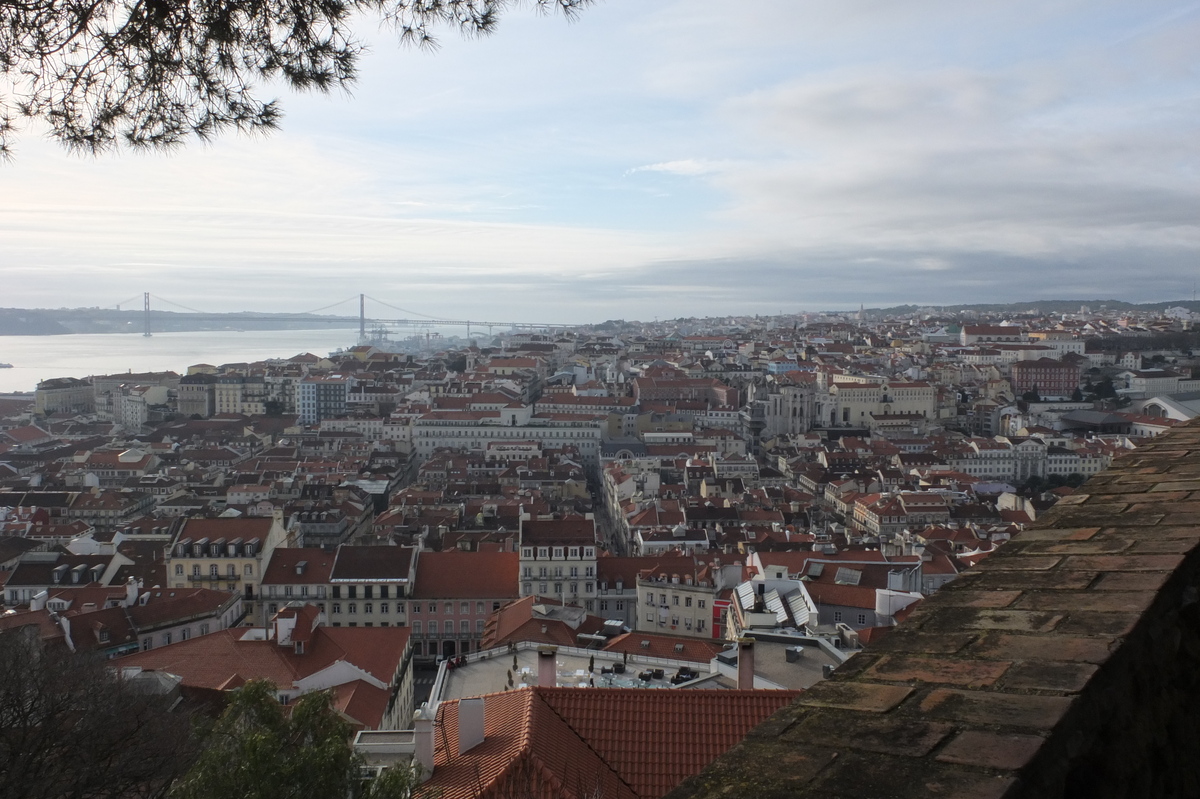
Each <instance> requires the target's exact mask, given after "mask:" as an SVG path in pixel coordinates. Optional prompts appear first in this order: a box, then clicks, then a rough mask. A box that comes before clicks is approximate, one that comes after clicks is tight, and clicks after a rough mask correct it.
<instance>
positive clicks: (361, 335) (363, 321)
mask: <svg viewBox="0 0 1200 799" xmlns="http://www.w3.org/2000/svg"><path fill="white" fill-rule="evenodd" d="M366 341H367V295H366V294H359V295H358V343H359V344H364V343H366Z"/></svg>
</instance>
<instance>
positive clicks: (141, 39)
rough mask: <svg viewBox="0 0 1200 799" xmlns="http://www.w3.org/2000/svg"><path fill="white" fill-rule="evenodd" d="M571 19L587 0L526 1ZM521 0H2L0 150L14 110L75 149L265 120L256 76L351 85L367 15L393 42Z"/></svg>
mask: <svg viewBox="0 0 1200 799" xmlns="http://www.w3.org/2000/svg"><path fill="white" fill-rule="evenodd" d="M528 2H529V3H530V4H533V5H535V6H536V7H538V8H540V9H547V8H558V9H560V10H562V11H563V12H565V13H566V14H568V15H571V14H573V13H574V12H576V11H577V10H578V9H579V8H581V7H582V6H584V5H586V4H588V3H589V2H591V0H528ZM521 3H522V0H0V77H2V78H3V80H2V81H0V87H4V93H0V153H7V152H8V147H9V146H10V143H11V137H12V134H13V133H14V132H15V130H16V125H17V124H18V123H19V120H21V119H22V118H25V119H40V120H42V121H44V122H46V123H47V124H49V126H50V132H51V135H52V136H53V137H54V138H56V139H58V140H59V141H61V142H62V143H64V144H65V145H67V146H68V147H70V148H72V149H76V150H83V151H86V152H93V153H94V152H98V151H101V150H106V149H110V148H112V147H114V146H116V145H117V144H119V143H122V142H123V143H125V144H127V145H129V146H134V147H146V146H149V147H166V146H171V145H176V144H180V143H181V142H183V141H184V140H186V139H188V138H190V137H192V136H195V137H197V138H200V139H208V138H210V137H212V136H213V135H215V134H217V133H219V132H221V131H222V130H227V129H230V128H233V129H236V130H242V131H257V130H267V129H271V128H274V127H276V126H277V125H278V123H279V118H280V110H279V106H278V104H277V101H276V100H273V99H272V100H263V99H261V98H260V97H259V96H258V94H257V93H256V88H255V84H256V83H257V82H264V81H282V82H283V83H285V84H286V85H288V86H290V87H292V88H294V89H316V90H318V91H323V92H328V91H330V90H332V89H338V88H347V87H348V86H349V85H350V84H351V83H353V81H354V79H355V75H356V71H357V68H358V60H359V56H360V55H361V54H362V52H363V44H362V43H361V42H359V41H358V40H356V39H355V38H354V35H353V32H352V30H351V28H352V26H353V24H354V21H355V19H356V18H357V17H359V16H374V17H376V18H377V19H379V20H381V21H382V22H383V23H384V24H385V25H386V26H388V27H391V28H393V29H394V30H395V31H396V33H397V35H398V37H399V39H400V41H401V42H402V43H408V44H416V45H419V46H424V47H429V46H433V45H435V39H434V33H435V31H436V30H438V29H439V28H448V29H457V30H459V31H460V32H462V33H464V34H466V35H480V34H486V33H490V32H491V31H492V30H493V29H494V28H495V26H496V23H497V21H498V20H499V18H500V16H501V14H502V13H504V12H505V11H507V10H509V9H511V8H512V7H513V6H516V5H519V4H521Z"/></svg>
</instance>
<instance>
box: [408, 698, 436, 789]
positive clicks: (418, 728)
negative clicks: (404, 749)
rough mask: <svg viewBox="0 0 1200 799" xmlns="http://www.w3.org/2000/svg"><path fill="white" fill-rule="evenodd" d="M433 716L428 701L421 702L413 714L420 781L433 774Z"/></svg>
mask: <svg viewBox="0 0 1200 799" xmlns="http://www.w3.org/2000/svg"><path fill="white" fill-rule="evenodd" d="M433 716H434V711H433V709H432V708H430V707H429V704H428V703H424V704H422V705H421V708H420V710H418V711H417V712H416V713H414V714H413V730H414V735H413V737H414V739H415V741H414V743H415V744H416V752H415V757H416V761H417V763H419V764H420V766H421V774H420V779H421V780H422V781H424V780H427V779H429V777H430V775H432V774H433Z"/></svg>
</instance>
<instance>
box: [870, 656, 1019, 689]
mask: <svg viewBox="0 0 1200 799" xmlns="http://www.w3.org/2000/svg"><path fill="white" fill-rule="evenodd" d="M1009 665H1011V664H1009V663H1007V662H1003V661H995V660H979V659H967V660H961V659H955V658H948V657H921V656H917V655H888V656H886V657H884V658H883V659H881V660H880V661H879V662H878V663H876V664H875V665H874V666H872V667H871V668H870V669H868V670H867V676H868V677H870V678H871V679H876V680H889V681H892V682H924V683H932V684H935V685H962V686H966V687H968V688H983V687H986V686H989V685H992V684H993V683H995V682H996V680H998V679H1000V677H1001V676H1002V675H1003V674H1004V672H1005V671H1006V670H1007V669H1008V667H1009Z"/></svg>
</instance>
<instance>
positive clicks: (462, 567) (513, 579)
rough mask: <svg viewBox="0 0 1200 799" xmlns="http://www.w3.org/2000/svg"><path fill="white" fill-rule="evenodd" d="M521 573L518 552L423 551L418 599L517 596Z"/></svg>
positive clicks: (415, 588)
mask: <svg viewBox="0 0 1200 799" xmlns="http://www.w3.org/2000/svg"><path fill="white" fill-rule="evenodd" d="M519 574H520V556H519V555H518V554H517V553H516V552H461V551H457V550H449V551H446V552H422V553H421V555H420V557H418V559H417V579H416V585H415V586H414V588H413V592H412V597H413V598H414V599H449V598H462V599H475V598H477V599H505V598H512V599H515V598H516V597H517V594H518V590H517V582H518V579H519Z"/></svg>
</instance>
